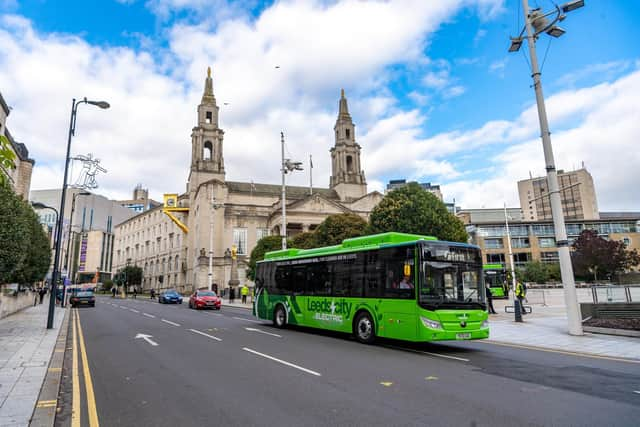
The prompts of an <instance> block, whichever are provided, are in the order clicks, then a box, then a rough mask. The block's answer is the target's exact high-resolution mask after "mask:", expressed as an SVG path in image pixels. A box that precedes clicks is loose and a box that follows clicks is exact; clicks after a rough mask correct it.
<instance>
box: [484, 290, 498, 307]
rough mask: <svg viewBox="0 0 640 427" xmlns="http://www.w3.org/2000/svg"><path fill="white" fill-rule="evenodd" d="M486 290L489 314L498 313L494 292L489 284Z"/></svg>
mask: <svg viewBox="0 0 640 427" xmlns="http://www.w3.org/2000/svg"><path fill="white" fill-rule="evenodd" d="M485 291H486V294H487V311H488V312H489V314H498V313H496V310H495V309H494V308H493V294H492V293H491V288H490V287H489V284H487V286H486V287H485Z"/></svg>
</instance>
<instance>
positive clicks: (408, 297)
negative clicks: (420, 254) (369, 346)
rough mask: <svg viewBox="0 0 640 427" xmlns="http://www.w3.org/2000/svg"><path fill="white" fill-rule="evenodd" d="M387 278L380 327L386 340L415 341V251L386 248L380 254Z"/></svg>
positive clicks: (384, 281)
mask: <svg viewBox="0 0 640 427" xmlns="http://www.w3.org/2000/svg"><path fill="white" fill-rule="evenodd" d="M379 257H380V259H379V262H380V263H381V264H382V265H383V266H384V268H383V269H382V271H383V273H384V278H383V280H382V285H383V288H382V289H381V293H382V295H380V296H381V297H382V298H381V303H380V308H381V310H380V313H381V314H382V316H381V317H382V318H381V321H380V325H379V326H380V327H382V331H386V332H383V334H381V335H384V336H387V337H390V338H396V339H405V340H415V338H416V333H417V330H416V328H417V322H416V317H417V310H418V306H417V304H416V285H415V284H416V283H417V281H416V279H417V277H418V276H417V271H416V268H415V266H416V262H415V249H414V248H413V247H406V246H401V247H396V248H386V249H382V250H380V252H379Z"/></svg>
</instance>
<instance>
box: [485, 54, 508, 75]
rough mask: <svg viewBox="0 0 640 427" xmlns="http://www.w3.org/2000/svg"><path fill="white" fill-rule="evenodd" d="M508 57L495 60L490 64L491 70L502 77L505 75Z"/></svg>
mask: <svg viewBox="0 0 640 427" xmlns="http://www.w3.org/2000/svg"><path fill="white" fill-rule="evenodd" d="M507 62H508V59H507V58H503V59H499V60H497V61H493V62H492V63H491V64H489V72H491V73H494V74H497V75H498V76H499V77H500V78H503V77H504V69H505V67H506V66H507Z"/></svg>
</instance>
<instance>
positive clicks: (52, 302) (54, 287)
mask: <svg viewBox="0 0 640 427" xmlns="http://www.w3.org/2000/svg"><path fill="white" fill-rule="evenodd" d="M31 206H33V207H34V208H36V209H51V210H52V211H54V212H55V213H56V226H55V233H54V237H53V238H54V242H57V241H58V239H59V237H60V234H61V230H60V228H59V221H58V219H59V218H60V213H59V212H58V210H57V209H56V208H54V207H53V206H48V205H45V204H44V203H40V202H31ZM54 256H55V259H54V260H53V271H52V272H51V284H50V285H49V288H50V289H49V292H50V293H51V297H50V298H49V316H50V317H51V322H53V309H54V308H55V304H56V300H55V292H57V290H58V287H57V285H56V282H55V280H54V279H55V276H54V272H55V269H56V265H57V263H58V259H57V258H58V252H57V251H56V252H55V254H54ZM48 322H49V321H48V320H47V328H49V326H48V325H49V323H48ZM49 329H50V328H49Z"/></svg>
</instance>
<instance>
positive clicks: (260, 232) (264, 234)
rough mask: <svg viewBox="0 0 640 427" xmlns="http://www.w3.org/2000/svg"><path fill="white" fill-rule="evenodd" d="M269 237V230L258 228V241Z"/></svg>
mask: <svg viewBox="0 0 640 427" xmlns="http://www.w3.org/2000/svg"><path fill="white" fill-rule="evenodd" d="M268 235H269V229H268V228H258V229H256V241H258V240H260V239H262V238H263V237H267V236H268Z"/></svg>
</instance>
